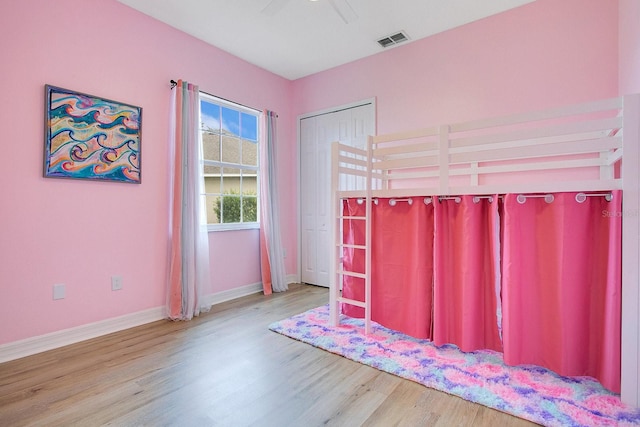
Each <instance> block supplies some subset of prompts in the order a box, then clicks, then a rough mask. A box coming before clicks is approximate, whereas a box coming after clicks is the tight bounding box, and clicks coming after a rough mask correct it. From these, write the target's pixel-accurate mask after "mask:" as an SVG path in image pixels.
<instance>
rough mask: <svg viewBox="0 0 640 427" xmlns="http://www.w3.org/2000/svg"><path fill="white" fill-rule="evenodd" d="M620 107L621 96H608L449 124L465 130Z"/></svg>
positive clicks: (455, 129)
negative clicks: (557, 106) (597, 99)
mask: <svg viewBox="0 0 640 427" xmlns="http://www.w3.org/2000/svg"><path fill="white" fill-rule="evenodd" d="M621 108H622V98H610V99H605V100H602V101H594V102H587V103H584V104H577V105H571V106H568V107H560V108H553V109H548V110H542V111H535V112H527V113H520V114H513V115H509V116H504V117H496V118H491V119H483V120H474V121H469V122H464V123H456V124H453V125H451V131H452V132H466V131H472V130H478V129H486V128H491V127H500V126H511V125H517V124H520V123H525V122H536V121H542V120H551V119H556V118H562V117H569V116H578V115H582V114H590V113H598V112H602V111H610V110H619V109H621Z"/></svg>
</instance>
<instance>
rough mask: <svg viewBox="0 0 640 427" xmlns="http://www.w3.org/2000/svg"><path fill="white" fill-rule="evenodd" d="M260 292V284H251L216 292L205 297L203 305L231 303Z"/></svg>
mask: <svg viewBox="0 0 640 427" xmlns="http://www.w3.org/2000/svg"><path fill="white" fill-rule="evenodd" d="M258 292H262V282H259V283H253V284H251V285H246V286H241V287H239V288H234V289H229V290H228V291H222V292H217V293H215V294H211V295H205V296H204V298H203V300H204V303H205V304H204V305H215V304H220V303H221V302H225V301H231V300H232V299H236V298H241V297H246V296H247V295H251V294H257V293H258Z"/></svg>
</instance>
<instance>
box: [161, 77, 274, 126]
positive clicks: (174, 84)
mask: <svg viewBox="0 0 640 427" xmlns="http://www.w3.org/2000/svg"><path fill="white" fill-rule="evenodd" d="M169 83H170V84H171V89H173V88H174V87H176V86H177V85H178V82H177V81H175V80H173V79H171V80H169ZM200 92H202V93H204V94H207V95H209V96H213V97H214V98H218V99H222V100H223V101H227V102H229V103H231V104H238V105H241V106H243V107H244V108H248V109H250V110H254V111H257V112H258V113H262V110H260V109H258V108H253V107H249V106H248V105H244V104H240V103H239V102H235V101H231V100H229V99H226V98H223V97H221V96H218V95H213V94H211V93H208V92H205V91H203V90H201V91H200ZM276 117H278V115H277V114H276Z"/></svg>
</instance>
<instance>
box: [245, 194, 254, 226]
mask: <svg viewBox="0 0 640 427" xmlns="http://www.w3.org/2000/svg"><path fill="white" fill-rule="evenodd" d="M242 215H243V218H242V220H243V221H244V222H256V221H258V198H257V197H256V196H246V195H245V196H243V197H242Z"/></svg>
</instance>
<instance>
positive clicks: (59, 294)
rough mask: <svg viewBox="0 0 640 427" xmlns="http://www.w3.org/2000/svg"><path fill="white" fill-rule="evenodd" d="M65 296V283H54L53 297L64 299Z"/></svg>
mask: <svg viewBox="0 0 640 427" xmlns="http://www.w3.org/2000/svg"><path fill="white" fill-rule="evenodd" d="M64 296H65V288H64V284H62V283H58V284H56V285H53V299H54V300H55V299H64Z"/></svg>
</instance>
